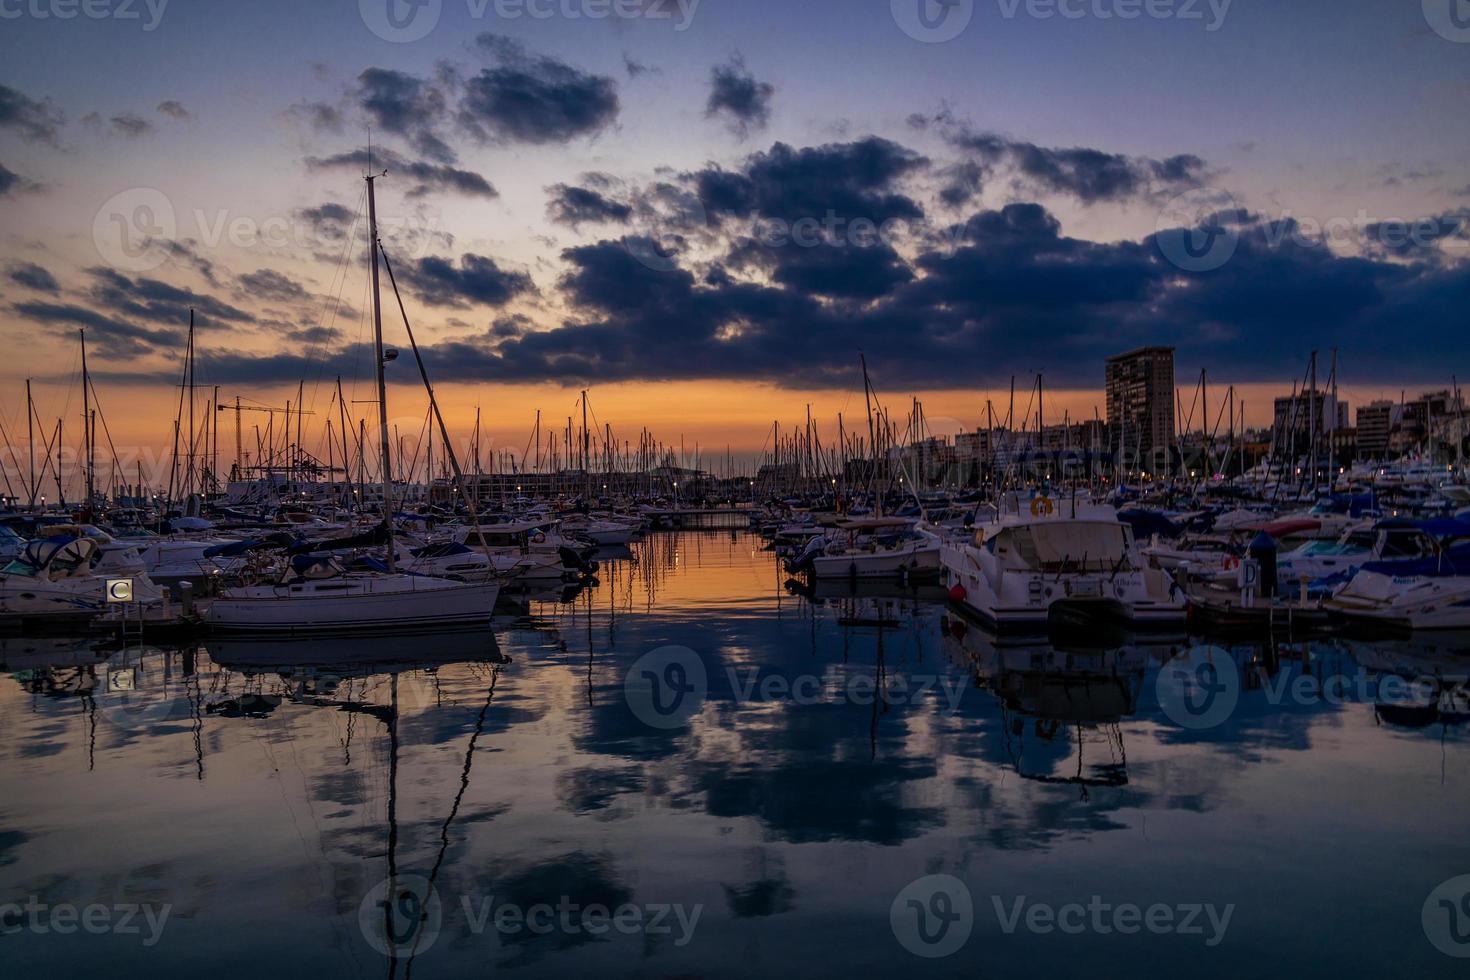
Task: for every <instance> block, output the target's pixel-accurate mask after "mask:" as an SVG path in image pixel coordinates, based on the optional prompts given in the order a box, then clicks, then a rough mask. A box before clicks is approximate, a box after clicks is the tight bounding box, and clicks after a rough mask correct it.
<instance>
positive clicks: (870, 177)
mask: <svg viewBox="0 0 1470 980" xmlns="http://www.w3.org/2000/svg"><path fill="white" fill-rule="evenodd" d="M928 162H929V161H928V160H927V159H925V158H924V157H922V156H919V155H918V154H917V153H914V152H913V151H912V150H909V149H907V148H905V147H903V146H900V145H899V144H897V143H894V142H892V141H890V140H886V139H880V138H879V137H876V136H869V137H867V138H865V139H862V140H858V141H856V142H851V143H829V144H826V145H824V146H817V147H803V148H801V149H793V148H792V147H791V146H788V145H787V144H785V143H776V144H774V145H773V146H772V147H771V148H770V150H768V151H765V152H762V153H756V154H753V155H752V156H750V157H749V158H748V159H747V160H746V161H745V165H744V167H743V169H742V171H740V172H732V171H728V170H722V169H720V168H718V167H711V168H708V169H706V170H702V171H700V172H698V173H696V174H694V175H693V180H694V183H695V186H696V188H697V190H698V193H699V197H700V201H701V203H702V204H703V206H704V208H705V210H706V211H707V212H708V214H709V216H710V218H711V220H713V221H716V222H718V221H719V220H720V218H721V217H722V216H725V215H731V216H735V217H749V216H752V215H756V214H759V215H763V216H766V217H770V218H780V219H782V220H785V221H788V222H794V221H796V220H799V219H801V218H815V219H818V220H821V219H823V218H825V217H827V216H828V215H829V214H831V215H835V216H837V217H839V218H843V219H846V220H849V221H850V220H854V219H857V218H865V219H868V220H870V221H873V222H875V223H877V224H882V223H883V222H885V221H890V220H894V219H903V220H917V219H920V218H922V217H923V216H924V210H923V208H922V207H920V206H919V204H918V202H917V201H915V200H913V199H912V198H910V197H908V196H906V195H905V194H903V193H900V192H899V190H898V185H899V184H900V183H901V181H902V180H903V179H904V178H905V177H907V176H909V175H911V174H913V173H914V172H915V171H917V170H920V169H922V168H923V167H925V166H927V165H928Z"/></svg>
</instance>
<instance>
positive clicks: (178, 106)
mask: <svg viewBox="0 0 1470 980" xmlns="http://www.w3.org/2000/svg"><path fill="white" fill-rule="evenodd" d="M156 111H158V112H160V113H162V114H163V115H165V116H168V117H170V118H172V119H190V118H192V117H193V113H191V112H190V111H189V110H188V109H185V108H184V104H183V103H182V102H180V101H178V100H177V99H165V100H164V101H162V102H160V103H158V106H157V110H156Z"/></svg>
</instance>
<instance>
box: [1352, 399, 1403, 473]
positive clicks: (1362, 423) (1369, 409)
mask: <svg viewBox="0 0 1470 980" xmlns="http://www.w3.org/2000/svg"><path fill="white" fill-rule="evenodd" d="M1403 417H1404V415H1403V409H1401V408H1400V407H1399V405H1398V403H1397V402H1391V401H1388V400H1386V399H1379V400H1378V401H1375V402H1370V403H1369V404H1367V405H1359V406H1358V455H1359V456H1361V457H1364V458H1366V459H1383V458H1384V457H1386V456H1387V455H1388V437H1389V434H1390V433H1392V432H1393V427H1394V426H1396V425H1398V424H1399V423H1400V422H1402V421H1403Z"/></svg>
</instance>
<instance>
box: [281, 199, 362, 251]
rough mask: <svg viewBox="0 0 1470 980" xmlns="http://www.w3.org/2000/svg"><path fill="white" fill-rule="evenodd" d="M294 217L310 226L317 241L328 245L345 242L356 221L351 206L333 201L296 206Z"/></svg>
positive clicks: (355, 215)
mask: <svg viewBox="0 0 1470 980" xmlns="http://www.w3.org/2000/svg"><path fill="white" fill-rule="evenodd" d="M296 217H297V218H298V219H299V220H301V221H303V222H305V223H306V224H307V225H308V226H309V227H310V228H311V230H312V233H313V235H314V237H315V238H316V239H317V240H318V241H320V242H322V243H323V244H328V245H337V244H341V243H345V242H346V241H347V236H348V235H350V234H351V233H352V229H353V227H354V225H355V224H356V223H357V214H356V213H355V212H353V210H352V209H351V208H349V207H347V206H346V205H342V204H337V203H336V202H334V201H328V202H327V203H325V204H319V205H317V206H316V207H311V208H297V209H296Z"/></svg>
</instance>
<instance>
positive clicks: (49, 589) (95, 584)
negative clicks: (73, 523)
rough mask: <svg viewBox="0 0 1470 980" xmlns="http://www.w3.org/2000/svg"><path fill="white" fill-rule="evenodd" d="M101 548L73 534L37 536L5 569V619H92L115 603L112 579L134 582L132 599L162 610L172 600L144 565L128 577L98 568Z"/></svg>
mask: <svg viewBox="0 0 1470 980" xmlns="http://www.w3.org/2000/svg"><path fill="white" fill-rule="evenodd" d="M101 558H102V551H101V549H100V548H99V547H98V546H97V543H96V542H95V541H93V540H91V539H90V538H85V537H77V536H75V535H71V534H61V535H53V536H51V537H46V538H38V539H36V540H34V541H31V542H30V543H29V544H27V545H26V547H25V550H24V551H23V552H22V553H21V554H20V556H19V557H17V558H15V559H14V560H12V561H11V562H10V563H9V564H8V565H6V566H5V568H4V569H3V570H0V618H3V619H6V620H12V621H26V620H45V621H53V622H62V621H75V622H88V621H90V620H92V619H94V618H96V617H97V616H99V615H101V614H102V613H104V612H106V611H107V609H108V606H109V605H111V604H116V600H117V599H120V598H122V597H123V596H122V594H120V595H118V596H115V597H114V603H109V601H108V594H107V592H108V583H109V582H112V581H117V580H126V581H128V582H129V591H128V593H127V595H130V596H131V600H130V601H131V602H133V603H137V604H140V605H141V606H143V607H145V608H151V610H152V612H154V613H159V612H161V611H162V610H163V609H164V608H165V607H166V606H167V604H168V603H167V599H166V598H165V597H164V594H163V592H162V590H160V589H159V588H158V586H157V585H155V584H154V583H153V582H152V581H150V580H149V578H148V576H147V575H145V574H143V573H142V571H141V570H139V571H136V572H131V573H129V574H127V575H125V576H121V577H118V576H113V575H112V574H111V573H108V572H99V571H98V566H99V564H100V563H101Z"/></svg>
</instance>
